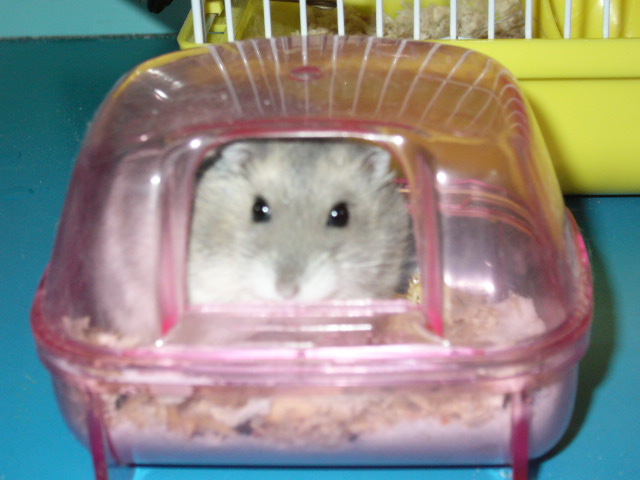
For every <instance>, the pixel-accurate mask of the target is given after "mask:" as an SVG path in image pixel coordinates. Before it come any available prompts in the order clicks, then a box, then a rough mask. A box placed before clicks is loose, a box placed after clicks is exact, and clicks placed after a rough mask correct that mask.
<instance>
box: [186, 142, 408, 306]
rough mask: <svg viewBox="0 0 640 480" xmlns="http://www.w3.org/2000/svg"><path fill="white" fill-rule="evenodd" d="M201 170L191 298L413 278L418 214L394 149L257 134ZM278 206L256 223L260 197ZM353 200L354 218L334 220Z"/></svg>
mask: <svg viewBox="0 0 640 480" xmlns="http://www.w3.org/2000/svg"><path fill="white" fill-rule="evenodd" d="M213 160H214V161H213V163H212V164H211V165H210V166H209V167H208V168H207V169H206V170H203V171H202V175H201V178H200V179H199V182H198V186H197V191H196V195H195V200H194V213H193V221H192V232H191V240H190V245H189V272H188V273H189V278H188V280H189V297H190V301H191V302H192V303H208V302H256V301H284V300H294V301H297V300H300V301H321V300H325V299H350V298H388V297H392V296H394V294H395V293H396V292H397V291H398V290H401V289H403V288H405V286H406V281H407V276H408V275H407V271H408V269H409V265H410V264H412V258H413V248H412V235H411V221H410V216H409V214H408V211H407V207H406V204H405V200H404V198H403V196H402V194H401V193H399V192H398V189H397V187H396V185H395V184H394V182H393V180H394V174H393V173H392V172H391V171H390V168H389V166H390V154H389V153H388V152H387V151H386V150H384V149H382V148H380V147H377V146H374V145H371V144H367V143H362V142H356V141H354V140H251V141H242V142H236V143H232V144H230V145H227V146H226V147H224V148H223V149H221V151H220V152H219V154H218V156H217V157H216V158H214V159H213ZM258 196H260V197H262V198H264V199H265V200H266V201H267V202H268V204H269V206H270V208H271V220H270V221H269V222H263V223H256V222H254V221H253V219H252V206H253V203H254V201H255V199H256V197H258ZM339 202H346V203H347V205H348V208H349V214H350V216H349V222H348V225H347V226H345V227H343V228H340V227H331V226H327V218H328V215H329V212H330V211H331V209H332V207H333V206H334V205H336V204H338V203H339Z"/></svg>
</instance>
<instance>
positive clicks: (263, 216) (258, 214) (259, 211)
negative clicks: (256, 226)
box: [252, 197, 271, 223]
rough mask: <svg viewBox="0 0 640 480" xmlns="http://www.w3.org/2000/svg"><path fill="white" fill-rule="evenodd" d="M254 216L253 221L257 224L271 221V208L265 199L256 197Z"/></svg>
mask: <svg viewBox="0 0 640 480" xmlns="http://www.w3.org/2000/svg"><path fill="white" fill-rule="evenodd" d="M252 214H253V221H254V222H256V223H258V222H261V223H262V222H268V221H269V220H271V208H270V207H269V204H268V203H267V201H266V200H265V199H264V198H262V197H256V200H255V202H253V208H252Z"/></svg>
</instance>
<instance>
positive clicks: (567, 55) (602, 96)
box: [178, 0, 640, 194]
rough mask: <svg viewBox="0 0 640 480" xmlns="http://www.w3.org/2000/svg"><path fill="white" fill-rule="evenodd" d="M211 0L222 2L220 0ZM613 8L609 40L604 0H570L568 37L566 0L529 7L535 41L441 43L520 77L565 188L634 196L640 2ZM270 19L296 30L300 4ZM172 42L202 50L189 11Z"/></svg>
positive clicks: (244, 28)
mask: <svg viewBox="0 0 640 480" xmlns="http://www.w3.org/2000/svg"><path fill="white" fill-rule="evenodd" d="M401 2H402V0H385V2H384V4H385V10H386V11H387V13H390V14H393V12H394V11H397V9H398V8H399V7H400V5H401V4H402V3H401ZM210 3H214V2H210ZM215 3H217V7H216V8H219V6H220V5H221V4H222V1H221V0H215ZM345 3H346V4H348V5H352V6H356V7H358V8H373V7H372V5H373V4H374V2H373V0H351V1H349V0H346V1H345ZM426 3H427V1H425V0H423V4H426ZM431 3H433V2H431ZM445 3H448V2H445ZM611 4H612V5H611V31H610V35H611V37H612V38H609V39H603V38H601V37H602V18H603V13H602V6H601V2H599V1H593V0H591V1H589V0H573V8H572V38H571V39H568V40H565V39H562V35H563V29H564V25H563V20H564V8H565V2H564V0H542V1H538V2H536V3H535V5H534V19H535V22H534V36H535V37H536V38H535V39H533V40H523V39H517V40H503V39H501V40H455V41H452V40H449V41H445V42H447V43H453V44H456V45H460V46H464V47H467V48H471V49H474V50H477V51H480V52H482V53H484V54H486V55H489V56H491V57H493V58H495V59H496V60H498V61H499V62H500V63H502V64H503V65H504V66H505V67H507V68H508V69H509V70H511V71H512V72H513V73H514V74H515V75H516V76H517V78H518V79H519V81H520V85H521V87H522V89H523V91H524V92H525V93H526V95H527V97H528V100H529V102H530V104H531V106H532V109H533V111H534V113H535V115H536V118H537V120H538V123H539V124H540V127H541V130H542V134H543V136H544V139H545V142H546V144H547V148H548V149H549V153H550V154H551V158H552V159H553V162H554V166H555V168H556V172H557V174H558V178H559V180H560V183H561V186H562V189H563V192H564V193H568V194H573V193H587V194H639V193H640V133H638V132H640V2H636V1H634V0H612V2H611ZM234 5H235V4H234ZM370 6H371V7H370ZM209 8H211V7H209ZM261 14H262V2H261V1H260V0H258V1H254V0H243V1H242V3H238V7H234V18H235V21H234V24H235V26H236V37H237V38H239V39H240V38H248V37H251V36H255V30H252V25H254V24H255V22H256V21H258V22H261V21H262V20H261ZM272 16H273V17H274V23H275V21H276V19H280V22H282V19H285V20H288V21H290V24H291V29H292V31H294V30H297V29H298V27H299V23H298V22H299V20H298V18H299V16H298V6H297V5H296V4H290V3H282V2H274V3H272ZM225 29H226V23H225V17H224V15H221V16H218V17H217V19H216V22H214V25H213V27H212V32H213V33H210V34H209V36H208V41H209V43H224V42H226V41H227V36H226V33H224V32H225ZM218 32H219V33H218ZM275 33H276V34H278V33H279V32H275ZM285 33H286V32H285ZM178 41H179V43H180V46H181V48H191V47H195V46H198V45H197V44H196V43H195V42H193V24H192V20H191V18H190V17H189V18H188V19H187V20H186V21H185V24H184V27H183V29H182V30H181V32H180V34H179V37H178Z"/></svg>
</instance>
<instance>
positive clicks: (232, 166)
mask: <svg viewBox="0 0 640 480" xmlns="http://www.w3.org/2000/svg"><path fill="white" fill-rule="evenodd" d="M256 150H257V145H256V143H255V142H242V141H240V142H234V143H231V144H229V145H225V146H223V147H222V149H221V151H220V152H219V154H218V158H217V160H215V163H214V165H215V169H216V170H220V171H225V172H228V173H234V174H242V173H245V172H246V171H247V169H248V167H249V165H250V164H251V162H252V161H253V159H254V158H256V157H257V152H256Z"/></svg>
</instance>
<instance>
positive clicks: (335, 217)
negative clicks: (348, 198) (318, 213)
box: [327, 202, 349, 227]
mask: <svg viewBox="0 0 640 480" xmlns="http://www.w3.org/2000/svg"><path fill="white" fill-rule="evenodd" d="M348 223H349V207H347V204H346V203H345V202H340V203H336V204H335V205H334V206H333V208H332V209H331V211H330V212H329V218H328V219H327V226H329V227H346V226H347V224H348Z"/></svg>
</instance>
